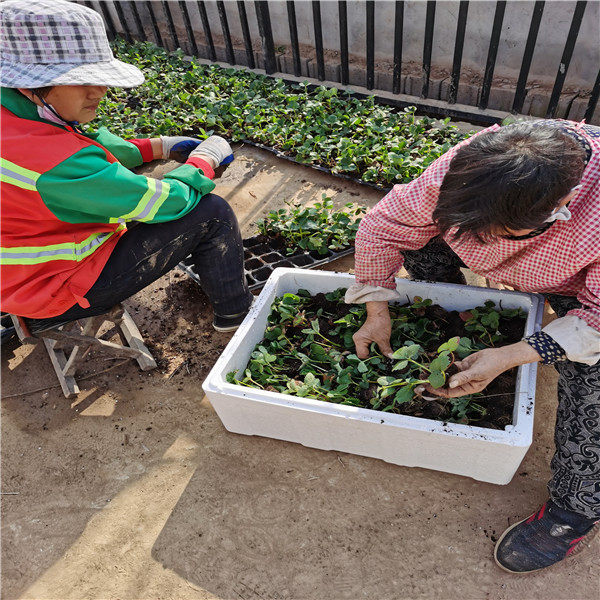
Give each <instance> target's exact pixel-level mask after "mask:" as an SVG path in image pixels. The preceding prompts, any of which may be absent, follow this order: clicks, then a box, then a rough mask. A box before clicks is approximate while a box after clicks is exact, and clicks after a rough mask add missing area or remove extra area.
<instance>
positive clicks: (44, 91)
mask: <svg viewBox="0 0 600 600" xmlns="http://www.w3.org/2000/svg"><path fill="white" fill-rule="evenodd" d="M53 87H54V86H53V85H47V86H45V87H39V88H32V89H31V92H33V94H35V95H36V96H39V97H40V98H45V97H46V96H47V95H48V94H49V93H50V90H51V89H52V88H53Z"/></svg>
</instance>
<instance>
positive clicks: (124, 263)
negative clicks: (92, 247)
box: [29, 194, 252, 331]
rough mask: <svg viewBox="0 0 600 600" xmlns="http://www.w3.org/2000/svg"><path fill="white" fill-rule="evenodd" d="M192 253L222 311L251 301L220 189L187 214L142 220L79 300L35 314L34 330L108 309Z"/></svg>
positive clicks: (234, 224)
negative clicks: (48, 314) (46, 315)
mask: <svg viewBox="0 0 600 600" xmlns="http://www.w3.org/2000/svg"><path fill="white" fill-rule="evenodd" d="M189 255H191V260H192V263H193V264H194V265H195V268H194V270H195V272H196V273H197V274H198V276H199V277H200V281H201V287H202V289H203V290H204V292H205V293H206V295H207V296H208V298H209V300H210V302H211V303H212V306H213V309H214V311H215V313H216V314H218V315H221V316H231V315H237V314H239V313H242V312H244V311H245V310H247V309H248V307H249V306H250V302H251V301H252V294H250V292H249V291H248V285H247V283H246V278H245V274H244V250H243V246H242V237H241V234H240V230H239V226H238V223H237V219H236V217H235V215H234V213H233V210H232V209H231V207H230V206H229V204H227V202H225V200H223V198H221V197H219V196H216V195H215V194H208V195H206V196H204V197H203V198H202V199H201V200H200V202H199V203H198V205H197V206H196V207H195V208H194V209H193V210H192V211H190V212H189V213H188V214H187V215H185V216H183V217H181V218H180V219H177V220H175V221H168V222H166V223H155V224H146V223H139V224H137V225H135V226H134V227H132V228H131V229H129V230H128V231H127V232H126V233H125V234H124V235H123V236H122V237H121V239H120V240H119V242H118V243H117V245H116V246H115V249H114V250H113V252H112V254H111V256H110V258H109V259H108V262H107V263H106V265H105V266H104V269H103V270H102V272H101V273H100V277H98V279H97V281H96V282H95V283H94V285H93V286H92V288H91V289H90V290H89V291H88V293H87V294H86V295H85V297H86V299H87V300H88V301H89V303H90V307H89V308H82V307H81V306H79V305H78V304H76V305H75V306H73V307H71V308H70V309H69V310H68V311H66V312H65V313H63V314H62V315H60V316H58V317H52V318H50V319H30V320H29V324H30V327H31V329H32V330H33V331H36V330H40V329H43V328H46V327H48V326H50V325H52V324H56V323H62V322H66V321H72V320H75V319H80V318H83V317H90V316H94V315H100V314H102V313H105V312H107V311H108V310H109V309H110V308H111V307H113V306H114V305H115V304H116V303H117V302H121V301H122V300H125V299H126V298H129V297H130V296H132V295H133V294H135V293H136V292H139V291H140V290H142V289H144V288H145V287H146V286H147V285H149V284H151V283H152V282H153V281H156V280H157V279H158V278H159V277H161V276H162V275H164V274H165V273H168V272H169V271H170V270H171V269H172V268H173V267H175V266H176V265H177V264H178V263H179V262H180V261H182V260H183V259H184V258H186V257H187V256H189Z"/></svg>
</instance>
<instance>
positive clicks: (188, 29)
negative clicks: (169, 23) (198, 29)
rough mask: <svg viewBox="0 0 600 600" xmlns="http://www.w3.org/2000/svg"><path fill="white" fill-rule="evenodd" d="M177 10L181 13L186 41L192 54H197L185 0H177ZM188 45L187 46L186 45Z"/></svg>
mask: <svg viewBox="0 0 600 600" xmlns="http://www.w3.org/2000/svg"><path fill="white" fill-rule="evenodd" d="M179 10H180V11H181V14H182V15H183V22H184V23H185V30H186V32H187V36H188V43H189V44H191V46H192V55H193V56H198V46H197V45H196V36H195V35H194V30H193V29H192V22H191V21H190V13H189V12H188V9H187V4H186V3H185V0H179ZM188 47H189V46H188Z"/></svg>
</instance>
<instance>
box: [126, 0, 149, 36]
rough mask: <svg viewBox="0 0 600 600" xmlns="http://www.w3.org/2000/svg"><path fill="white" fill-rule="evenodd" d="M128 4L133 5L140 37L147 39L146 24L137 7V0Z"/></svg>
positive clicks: (132, 9) (132, 8)
mask: <svg viewBox="0 0 600 600" xmlns="http://www.w3.org/2000/svg"><path fill="white" fill-rule="evenodd" d="M128 5H129V6H131V11H132V12H133V18H134V20H135V26H136V27H137V30H138V33H139V36H140V39H141V40H143V41H146V39H147V38H146V32H145V31H144V26H143V25H142V19H141V18H140V13H139V11H138V8H137V2H135V0H133V1H130V2H128Z"/></svg>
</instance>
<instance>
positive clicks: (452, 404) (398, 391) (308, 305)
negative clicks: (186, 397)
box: [228, 288, 525, 430]
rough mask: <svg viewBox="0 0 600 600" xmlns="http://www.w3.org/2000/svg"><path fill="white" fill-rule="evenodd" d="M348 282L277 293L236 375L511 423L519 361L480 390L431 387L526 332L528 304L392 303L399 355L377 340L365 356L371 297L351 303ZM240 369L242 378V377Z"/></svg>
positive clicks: (350, 401) (278, 388)
mask: <svg viewBox="0 0 600 600" xmlns="http://www.w3.org/2000/svg"><path fill="white" fill-rule="evenodd" d="M345 291H346V288H340V289H338V290H335V291H333V292H329V293H327V294H324V293H318V294H316V295H314V296H312V295H311V294H310V293H309V292H308V291H306V290H299V291H298V292H297V293H296V294H289V293H288V294H285V295H284V296H282V297H279V298H275V300H274V302H273V304H272V305H271V312H270V315H269V318H268V324H267V328H266V331H265V334H264V337H263V339H262V340H261V341H260V342H259V343H258V344H257V345H256V347H255V349H254V352H253V353H252V354H251V357H250V360H249V362H248V364H247V365H246V367H245V369H243V370H242V371H241V373H237V372H236V371H232V372H231V373H229V374H228V381H229V382H230V383H237V384H238V385H244V386H248V387H255V388H259V389H263V390H268V391H272V392H281V393H284V394H290V395H295V396H301V397H311V398H315V399H318V400H322V401H325V402H335V403H338V404H344V405H349V406H360V407H362V408H373V409H376V410H380V411H382V412H388V411H389V412H393V413H397V414H403V415H411V416H415V417H422V418H425V419H434V420H438V421H443V422H453V423H464V424H476V425H477V426H478V427H485V428H490V429H500V430H502V429H504V428H505V427H506V426H507V425H509V424H512V418H513V412H514V399H515V384H516V375H517V370H516V369H512V370H511V371H508V372H506V373H503V374H502V375H500V376H499V377H497V378H496V379H494V380H493V381H492V382H491V383H490V385H489V386H488V387H487V388H486V389H485V390H484V391H483V392H482V393H479V394H473V395H470V396H463V397H461V398H452V399H445V398H440V397H436V396H434V395H432V393H431V392H428V394H423V393H422V391H421V390H420V389H419V387H422V386H423V385H424V384H428V385H431V386H432V387H433V388H441V387H444V386H445V385H446V384H447V380H448V378H449V377H450V376H451V375H452V374H454V373H456V372H458V369H457V368H456V366H455V362H456V361H458V360H461V359H463V358H465V357H466V356H468V355H469V354H472V353H473V352H476V351H478V350H481V349H483V348H488V347H496V346H500V345H506V344H510V343H514V342H516V341H518V340H520V339H521V337H522V336H523V331H524V325H525V313H524V312H523V311H522V310H521V309H502V308H501V307H497V306H495V303H494V302H493V301H487V302H486V303H485V304H484V305H483V306H481V307H473V309H472V310H470V311H462V312H460V313H459V312H458V311H456V310H451V311H448V310H446V309H444V308H442V307H441V306H439V305H438V304H433V302H432V301H431V300H428V299H425V300H423V299H422V298H420V297H416V298H413V299H409V298H408V297H407V302H406V303H405V304H402V305H401V304H393V305H392V306H391V307H390V312H391V317H392V336H391V341H392V347H393V348H397V350H396V352H395V353H394V357H393V358H391V359H390V358H387V357H385V356H383V355H382V354H380V353H379V352H378V349H377V347H376V345H375V344H372V345H371V353H370V356H369V357H368V358H366V359H364V360H361V359H359V358H358V357H357V356H356V354H355V353H354V342H353V339H352V335H353V334H354V333H355V332H356V331H358V329H359V327H360V326H361V325H362V323H363V322H364V319H365V317H366V310H365V308H364V306H362V305H361V306H353V305H347V304H345V303H344V293H345ZM238 378H239V381H238Z"/></svg>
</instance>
